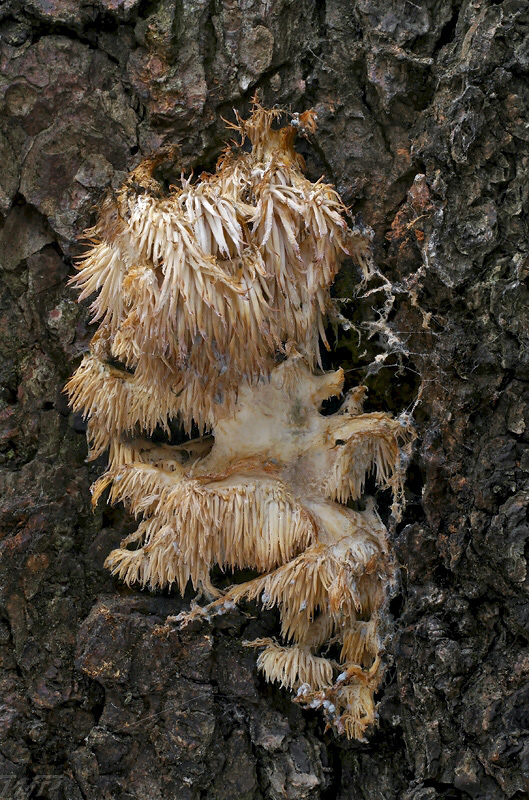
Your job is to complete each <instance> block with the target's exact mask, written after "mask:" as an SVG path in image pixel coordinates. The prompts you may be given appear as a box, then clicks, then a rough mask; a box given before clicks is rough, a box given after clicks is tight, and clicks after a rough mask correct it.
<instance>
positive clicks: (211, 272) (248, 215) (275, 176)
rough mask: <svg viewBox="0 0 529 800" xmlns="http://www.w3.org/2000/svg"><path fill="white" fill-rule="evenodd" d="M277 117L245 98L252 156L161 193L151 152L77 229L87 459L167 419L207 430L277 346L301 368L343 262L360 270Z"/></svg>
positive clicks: (268, 365) (331, 197) (235, 156)
mask: <svg viewBox="0 0 529 800" xmlns="http://www.w3.org/2000/svg"><path fill="white" fill-rule="evenodd" d="M275 116H276V112H273V111H265V110H264V109H262V108H261V107H260V106H255V109H254V114H253V115H252V117H251V118H250V119H249V120H246V121H244V120H241V119H239V120H238V124H237V125H236V126H234V127H235V129H236V130H237V131H238V132H239V134H240V135H241V137H242V138H243V140H244V138H246V137H248V138H249V139H250V141H251V143H252V150H251V152H249V153H247V152H238V148H228V149H227V150H226V151H225V152H224V154H223V156H222V157H221V159H220V160H219V163H218V165H217V170H216V172H215V173H214V174H202V175H201V176H200V179H199V180H198V181H197V182H196V183H192V182H191V181H190V180H186V179H185V178H183V177H182V179H181V186H180V187H176V186H172V187H171V188H170V191H169V192H168V193H165V192H164V190H163V187H162V186H161V185H160V184H158V183H157V181H156V180H155V179H154V177H153V171H154V168H155V166H156V165H157V164H158V162H159V160H160V159H159V158H153V159H150V160H148V161H147V162H143V163H142V164H141V165H140V166H139V167H138V168H137V169H136V170H135V171H134V172H133V173H132V175H131V176H130V178H129V180H128V181H127V183H126V184H125V186H124V187H123V189H122V190H121V191H120V192H119V193H118V194H117V196H116V197H112V196H109V197H107V198H106V200H105V201H104V203H103V206H102V209H101V214H100V217H99V220H98V222H97V223H96V225H95V226H94V227H93V228H92V229H91V230H90V231H88V232H87V235H88V237H89V238H90V239H91V240H92V241H93V242H94V246H93V248H92V250H91V251H90V252H89V253H88V254H87V256H86V258H85V259H84V261H83V263H82V265H81V268H80V270H79V273H78V274H77V275H76V276H75V278H74V279H73V281H72V282H73V283H74V284H75V285H76V286H77V287H78V288H79V289H80V290H81V293H80V299H85V298H87V297H89V296H91V295H92V294H94V292H98V294H97V296H96V298H95V300H94V301H93V302H92V305H91V309H92V311H93V321H94V322H98V323H99V324H100V327H99V331H98V333H97V335H96V337H94V341H93V343H92V347H91V353H90V354H89V355H87V356H86V358H85V359H84V361H83V363H82V365H81V367H80V369H79V370H78V372H77V373H76V374H75V375H74V376H73V378H72V380H71V381H70V383H69V387H68V388H69V392H70V397H71V402H72V405H73V407H74V408H75V409H76V410H81V411H83V413H85V414H87V415H88V417H89V418H90V425H89V433H90V438H91V442H92V448H93V454H94V457H95V456H97V455H98V454H100V453H101V452H102V451H103V450H105V449H106V447H108V445H109V444H110V441H111V439H112V438H113V437H116V436H119V435H120V434H122V433H123V432H124V431H128V432H133V431H135V430H136V428H137V427H139V428H140V429H142V430H144V431H146V432H147V433H152V431H153V430H154V429H155V428H156V426H157V425H162V426H165V425H166V424H167V418H168V417H174V416H176V415H179V416H180V418H181V419H182V421H183V423H184V424H185V425H186V427H187V429H188V430H190V429H191V425H192V423H193V422H195V423H196V424H197V425H198V426H199V427H200V428H201V429H204V428H205V427H211V426H212V425H214V424H215V422H216V421H217V419H218V418H219V416H222V415H223V414H224V413H225V411H226V408H229V407H230V406H231V403H232V402H233V399H234V398H235V397H236V395H237V390H238V387H239V385H240V384H241V381H244V380H248V381H256V380H258V379H259V378H261V377H263V376H265V375H269V374H270V371H271V369H273V366H274V363H275V356H276V355H277V353H278V352H283V353H287V352H289V351H290V350H291V349H292V348H295V350H296V351H297V352H299V353H301V354H302V355H304V356H305V357H306V358H307V360H308V363H309V364H311V365H313V364H314V363H315V362H316V361H317V360H318V358H319V354H318V339H319V337H320V335H322V336H324V319H325V315H326V313H327V312H328V310H329V308H330V296H329V287H330V285H331V283H332V281H333V279H334V276H335V274H336V272H337V270H338V268H339V266H340V263H341V261H342V260H343V258H344V256H346V255H351V256H353V257H355V258H356V260H357V261H358V263H359V264H360V265H361V266H362V269H363V270H364V272H366V271H367V258H368V247H367V243H366V239H365V236H364V235H363V234H362V233H361V232H360V231H359V230H356V229H354V230H351V229H350V228H349V227H348V226H347V224H346V222H345V220H344V218H343V216H342V214H343V212H344V211H345V209H344V206H343V204H342V202H341V200H340V198H339V196H338V195H337V194H336V192H335V190H334V189H333V188H332V187H331V186H329V185H328V184H325V183H323V182H321V181H319V182H318V183H315V184H313V183H311V182H310V181H309V180H307V179H306V178H305V177H304V175H303V173H302V171H301V165H302V159H301V157H300V156H299V155H298V154H297V153H296V152H295V150H294V148H293V144H292V143H293V139H294V136H295V128H294V127H293V126H289V127H286V128H280V129H279V130H274V129H273V128H272V122H273V120H274V117H275ZM116 359H117V360H119V361H120V362H122V363H123V364H124V365H125V367H126V370H121V371H118V370H117V369H116V368H115V367H112V363H113V361H114V360H116ZM168 386H170V387H171V391H168Z"/></svg>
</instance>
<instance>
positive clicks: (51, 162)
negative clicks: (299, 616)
mask: <svg viewBox="0 0 529 800" xmlns="http://www.w3.org/2000/svg"><path fill="white" fill-rule="evenodd" d="M528 34H529V12H528V7H527V3H525V2H523V0H503V2H493V0H464V2H452V1H451V0H416V1H415V2H411V0H400V2H397V0H394V2H389V0H354V2H348V0H327V2H322V1H320V2H315V0H299V2H289V0H261V1H259V0H248V2H245V3H243V2H237V0H224V2H221V1H220V0H219V2H210V1H209V0H208V1H207V2H206V0H180V2H173V0H150V1H148V0H141V1H140V0H92V2H81V3H79V2H78V1H77V0H27V2H19V0H5V1H4V3H3V4H2V6H1V8H0V52H1V59H2V71H1V76H0V97H1V100H0V103H1V119H0V161H1V164H2V169H1V170H0V211H1V212H2V215H3V220H4V221H3V228H2V230H1V231H0V262H1V272H0V280H1V290H0V309H1V310H0V384H1V396H0V460H1V466H0V470H1V472H0V481H1V497H0V515H1V520H2V522H1V529H0V530H1V533H0V536H1V539H0V693H1V703H2V707H1V713H0V798H1V800H4V798H5V799H6V800H10V799H11V798H13V799H15V798H16V799H17V800H19V799H22V798H28V799H29V798H46V800H61V799H62V798H73V799H74V800H77V799H78V798H79V800H80V799H81V798H85V800H92V798H93V799H94V800H101V799H104V800H107V799H108V800H114V799H116V800H133V798H134V800H136V799H137V800H151V799H152V800H158V799H160V800H166V799H167V798H175V800H199V798H200V799H201V800H204V799H205V798H206V799H207V800H280V799H282V798H288V800H298V799H299V800H301V798H307V799H310V800H317V799H320V798H321V800H331V798H333V799H334V798H337V799H338V800H357V799H358V800H360V798H366V799H367V800H393V799H395V800H396V798H399V799H400V798H402V799H403V800H435V798H450V799H451V800H456V798H457V800H460V799H461V800H463V798H479V800H504V799H505V798H513V799H516V800H522V798H523V797H527V796H528V794H527V793H528V792H529V743H528V740H527V733H528V729H529V689H528V684H527V675H528V673H529V654H528V651H527V639H528V636H529V612H528V610H527V608H528V606H527V590H528V588H529V580H528V577H527V563H526V554H527V547H528V537H529V528H528V526H527V520H526V508H527V501H528V498H529V480H528V473H529V453H528V436H529V391H528V388H527V387H528V381H529V347H528V329H529V326H528V323H529V312H528V309H529V292H528V282H527V279H528V275H529V262H528V258H527V249H528V244H527V241H528V239H527V222H526V219H527V204H528V185H529V184H528V173H529V133H528V123H527V106H528V104H529V93H528V89H527V72H528V68H529V47H528ZM256 90H259V92H260V93H261V97H262V99H263V101H264V102H265V103H266V104H268V105H272V104H275V103H278V104H280V105H283V106H288V107H289V108H291V109H292V110H294V111H304V110H306V109H308V108H314V109H315V110H316V112H317V115H318V130H317V133H316V134H315V136H314V138H313V140H312V141H311V142H310V143H307V142H301V144H300V149H301V152H302V153H303V155H304V156H305V158H306V161H307V170H308V174H309V175H310V177H311V179H317V178H318V177H319V176H320V175H322V174H324V175H325V178H326V179H327V180H329V181H331V182H334V183H335V185H336V187H337V189H338V191H339V192H340V194H341V195H342V197H343V199H344V201H345V202H346V203H347V204H348V205H349V206H350V207H351V211H352V212H353V213H354V214H356V215H358V217H357V218H358V219H360V220H363V222H364V223H365V224H367V225H369V226H371V227H372V228H373V230H374V238H373V248H374V254H375V258H376V262H377V265H378V266H379V268H380V269H381V271H382V273H383V274H384V275H385V276H386V278H387V280H388V284H387V286H386V287H385V289H384V288H380V284H379V288H378V290H377V291H376V292H374V293H373V294H371V295H369V296H368V297H364V298H356V299H354V291H355V283H356V282H357V276H356V274H355V271H354V269H353V267H352V266H349V267H348V266H347V265H346V266H345V267H344V268H343V270H342V272H341V274H340V276H339V279H338V281H337V283H336V290H335V293H336V295H337V296H339V297H345V298H347V299H348V301H349V302H348V303H347V304H345V305H344V314H345V315H346V316H348V317H349V318H350V319H351V321H352V322H353V323H354V325H355V328H354V329H352V330H351V331H350V332H342V333H341V334H340V335H339V339H338V341H337V344H336V347H335V350H334V353H333V354H332V355H331V356H330V357H329V361H328V366H329V367H330V366H339V365H342V366H344V367H345V369H347V370H349V372H348V376H349V378H350V385H354V384H355V383H362V382H364V383H365V384H366V385H367V386H368V387H369V390H370V394H369V398H370V404H371V405H370V409H369V410H390V411H392V412H394V413H396V414H398V413H400V412H401V411H402V410H403V409H407V410H409V411H413V415H414V419H415V423H416V427H417V433H418V439H417V443H416V447H415V454H414V458H413V461H412V464H411V465H410V468H409V472H408V482H407V485H408V490H407V495H408V506H407V509H406V512H405V516H404V519H403V521H402V523H401V524H400V525H399V526H398V528H397V529H396V530H395V531H394V532H393V535H392V539H393V546H394V550H395V555H396V559H397V561H398V564H399V565H400V584H399V588H398V590H397V591H396V592H395V595H394V597H393V599H392V601H391V611H392V615H393V618H394V622H393V630H392V633H391V634H390V636H389V637H388V641H387V655H386V664H387V669H386V676H385V683H384V686H383V688H382V691H381V692H380V697H379V702H380V705H379V717H380V720H379V724H378V726H377V728H376V729H374V730H373V731H372V733H371V734H370V736H369V737H368V739H367V741H366V742H356V741H351V742H348V741H347V740H345V739H343V738H337V737H335V736H334V734H332V733H331V732H329V731H325V730H324V725H323V722H322V719H321V716H320V715H319V714H318V712H314V713H307V712H302V711H301V710H300V709H299V708H298V707H297V706H296V705H294V704H292V703H291V702H290V698H289V695H288V693H287V692H285V691H281V690H280V689H278V688H277V687H275V686H270V685H266V684H265V683H264V682H263V680H262V679H261V677H260V676H259V675H258V674H257V671H256V667H255V655H254V653H253V651H248V650H247V649H246V648H244V646H243V641H244V640H245V639H251V638H254V637H255V636H259V635H271V634H273V633H274V631H275V630H276V629H277V618H276V616H275V615H274V614H273V613H271V612H262V611H260V610H259V609H258V608H257V607H255V606H248V607H247V608H246V609H245V610H244V613H243V612H239V611H236V612H230V614H229V615H227V616H225V617H221V618H219V619H217V620H216V622H215V623H214V624H211V625H209V626H207V625H205V624H201V625H198V624H196V625H194V626H193V627H192V628H188V629H186V630H185V631H183V632H182V631H179V630H178V629H177V627H176V626H174V625H172V624H169V623H167V622H166V617H167V616H168V615H170V614H175V613H178V611H180V610H181V609H182V608H185V607H186V606H188V604H189V600H190V597H186V598H180V597H179V596H178V595H177V594H175V593H158V594H153V593H149V592H148V591H139V590H135V589H127V588H126V587H123V586H122V585H120V584H119V583H117V582H116V581H114V580H113V579H112V578H111V577H110V576H109V574H108V573H107V572H106V570H104V569H103V566H102V565H103V561H104V559H105V557H106V555H107V554H108V553H109V552H110V550H111V549H112V547H114V546H116V545H117V544H118V542H119V540H120V538H121V537H122V536H123V533H124V531H127V529H128V526H130V520H128V519H127V518H126V516H125V515H124V513H123V512H122V511H120V510H119V509H109V508H106V509H105V508H104V507H103V508H99V509H98V510H97V511H96V513H95V514H92V512H91V510H90V492H89V486H90V484H91V482H92V481H93V480H94V479H95V477H96V476H97V475H98V474H100V472H101V464H99V463H94V464H87V463H85V458H86V442H85V436H84V431H85V428H84V423H83V420H82V419H80V418H79V417H78V416H76V415H73V414H71V413H70V412H69V409H68V407H67V403H66V400H65V398H64V395H63V394H62V393H61V390H62V387H63V386H64V383H65V381H66V379H67V378H68V377H69V375H70V374H71V373H72V371H73V369H74V368H75V366H76V365H77V363H78V361H79V358H80V355H81V354H82V353H83V352H84V351H85V350H86V348H87V343H88V341H89V338H90V336H91V328H90V326H89V313H88V309H87V307H86V306H78V305H77V304H76V301H75V293H74V292H73V291H72V290H71V289H70V288H68V286H67V279H68V277H69V275H71V274H72V271H73V267H72V259H74V258H75V257H76V256H77V255H79V254H80V253H81V252H82V250H83V248H82V246H81V245H80V244H79V242H78V241H77V238H76V237H77V236H79V234H81V232H82V231H83V230H84V229H85V228H86V227H87V226H88V225H89V224H90V223H91V222H93V220H94V212H93V205H94V204H95V203H97V202H98V201H99V200H100V199H101V198H102V196H103V194H104V192H105V191H106V190H107V189H108V188H109V187H117V186H119V185H120V183H121V182H122V180H123V179H124V177H125V175H126V174H127V172H128V171H129V170H130V169H131V168H132V167H133V166H135V165H136V163H137V162H138V160H139V158H140V156H141V155H148V154H150V153H152V152H154V151H155V150H157V149H158V148H159V147H160V146H162V145H163V144H166V143H177V144H178V145H179V152H180V156H179V160H180V165H179V166H181V168H182V169H184V170H186V171H187V170H190V169H194V170H195V173H199V172H200V171H201V170H202V169H205V168H207V169H211V168H213V167H214V163H215V160H216V158H217V156H218V155H219V153H220V151H221V148H222V146H223V142H224V140H225V136H226V133H225V125H224V122H223V119H222V118H228V119H229V118H232V117H231V115H232V113H233V112H232V108H235V109H237V110H239V111H240V112H241V113H244V112H245V111H246V110H247V108H248V103H249V100H250V98H251V96H252V95H253V93H254V92H255V91H256ZM384 306H385V313H384V314H383V315H382V317H380V315H379V314H378V313H377V311H376V309H377V308H378V309H382V308H383V307H384ZM377 355H379V356H380V357H379V358H378V359H377V360H375V357H376V356H377ZM380 502H381V505H382V507H383V506H384V503H385V502H386V501H385V499H384V497H382V498H381V500H380Z"/></svg>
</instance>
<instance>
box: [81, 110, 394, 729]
mask: <svg viewBox="0 0 529 800" xmlns="http://www.w3.org/2000/svg"><path fill="white" fill-rule="evenodd" d="M278 115H279V112H277V111H268V110H265V109H264V108H262V107H261V106H260V105H259V104H258V103H255V104H254V108H253V113H252V115H251V116H250V118H249V119H248V120H242V119H241V118H239V117H237V123H236V124H235V125H233V126H232V127H233V128H235V130H236V131H237V132H238V133H239V134H240V136H241V137H242V139H243V140H244V139H245V138H248V139H249V140H250V143H251V145H252V149H251V151H250V152H245V151H242V150H239V148H238V147H232V148H228V149H227V150H226V151H225V152H224V154H223V155H222V157H221V159H220V160H219V163H218V165H217V170H216V172H215V173H214V174H211V175H210V174H202V175H201V176H200V179H199V180H198V181H197V182H195V183H193V182H192V181H191V180H186V179H185V178H182V180H181V185H180V187H175V186H172V187H170V189H169V190H168V191H165V190H164V188H163V186H162V185H161V184H160V183H158V182H157V181H156V179H155V177H154V175H153V171H154V167H155V166H156V165H157V163H158V162H159V160H160V159H159V158H154V159H150V160H147V161H145V162H142V164H140V166H139V167H138V168H137V169H136V170H135V171H134V172H133V173H132V174H131V176H130V178H129V179H128V181H127V182H126V183H125V185H124V187H123V188H122V189H121V190H120V192H119V193H117V195H116V196H109V197H107V198H106V199H105V200H104V202H103V204H102V207H101V212H100V215H99V219H98V221H97V223H96V225H95V226H94V227H93V228H92V229H91V230H90V231H89V232H88V236H89V238H90V240H91V242H92V243H93V246H92V249H91V250H90V251H89V252H88V253H87V255H86V256H85V258H84V260H83V262H82V264H81V265H80V268H79V272H78V274H77V275H76V277H75V278H74V279H73V280H72V282H73V283H74V284H75V285H76V286H77V287H78V288H79V289H80V299H85V298H87V297H89V296H92V295H94V294H95V299H94V300H93V302H92V305H91V309H92V311H93V315H94V317H93V319H94V321H97V322H98V323H99V328H98V331H97V333H96V335H95V336H94V338H93V340H92V344H91V352H90V353H89V354H88V355H87V356H86V357H85V358H84V359H83V362H82V364H81V365H80V367H79V369H78V370H77V371H76V373H75V374H74V375H73V376H72V378H71V379H70V381H69V383H68V386H67V390H68V392H69V396H70V402H71V404H72V406H73V408H74V409H75V410H76V411H82V412H83V414H85V415H86V417H87V418H88V421H89V422H88V437H89V442H90V446H91V457H92V458H95V457H97V456H98V455H100V454H101V453H102V452H103V451H105V450H107V449H108V451H109V465H108V469H107V471H106V473H105V474H104V475H103V476H102V477H101V478H100V479H99V480H98V481H97V482H96V484H95V485H94V487H93V500H94V503H95V502H97V500H98V499H99V497H100V495H101V493H102V492H103V491H104V489H105V488H107V487H110V502H112V503H116V502H122V503H124V505H125V506H126V508H127V509H128V510H129V511H130V512H131V513H132V514H134V515H135V516H136V517H138V518H139V519H140V522H139V526H138V529H137V530H136V532H135V533H133V534H131V535H130V536H129V537H127V539H125V540H124V541H123V542H122V546H121V547H120V548H119V549H117V550H114V551H113V552H112V553H111V554H110V555H109V557H108V558H107V561H106V565H107V566H108V568H109V569H111V570H112V572H113V573H114V574H116V575H118V576H119V577H120V578H121V579H122V580H124V581H125V582H126V583H133V582H138V583H139V584H141V585H142V586H149V587H153V588H154V587H164V586H169V587H171V586H173V585H174V586H176V587H177V588H178V590H179V591H180V592H183V591H184V590H185V588H186V586H187V585H188V583H189V582H191V584H192V585H193V587H194V588H195V589H196V590H199V591H200V592H201V593H202V594H203V595H204V596H205V597H206V598H207V599H208V600H209V601H210V603H209V605H207V606H206V607H205V608H198V607H197V608H195V609H194V610H193V611H191V612H189V613H188V614H187V615H185V619H184V620H183V622H185V621H186V620H188V619H190V618H192V617H194V616H197V615H208V614H213V613H222V612H223V611H225V610H226V609H227V608H231V607H233V604H236V603H238V602H240V601H241V600H243V599H251V600H256V601H258V602H259V603H261V604H262V605H263V606H264V607H273V606H276V607H277V608H278V609H279V613H280V618H281V639H282V642H281V643H280V642H279V641H275V640H272V639H260V640H257V641H254V642H250V643H248V644H249V645H252V646H255V647H261V648H264V649H263V650H262V651H261V653H260V655H259V657H258V666H259V668H260V669H261V670H262V671H263V673H264V674H265V675H266V677H267V679H269V680H274V681H278V682H279V683H280V684H281V685H282V686H284V687H287V688H289V689H294V690H295V691H296V692H297V696H296V701H297V702H299V703H301V704H303V705H305V706H309V707H319V706H321V707H322V708H323V709H324V713H325V715H326V718H327V720H328V722H329V723H330V724H332V725H334V726H335V727H336V728H337V729H338V730H339V731H345V733H346V734H347V735H348V736H350V737H357V738H361V737H362V736H363V734H364V731H365V729H366V727H367V726H368V725H369V724H371V723H372V722H373V721H374V718H375V706H374V700H373V694H374V691H375V690H376V688H377V686H378V685H379V683H380V679H381V674H382V667H381V658H380V656H381V651H382V642H381V634H380V622H381V619H382V617H383V615H384V609H385V604H386V596H387V589H388V585H389V584H390V583H391V578H392V561H391V557H390V554H389V551H388V539H387V533H386V530H385V528H384V525H383V524H382V522H381V521H380V518H379V517H378V515H377V513H376V511H375V510H374V504H373V502H372V501H371V499H370V498H365V497H364V486H365V480H366V477H367V476H369V475H371V474H373V475H374V478H375V480H376V482H377V483H378V484H379V485H381V486H383V487H389V488H390V489H391V490H392V492H393V497H394V508H395V509H396V508H397V507H398V504H399V502H400V500H401V493H402V485H401V484H402V469H401V453H400V448H401V445H402V443H403V442H405V441H407V440H408V439H409V433H408V431H407V430H406V428H405V427H404V426H403V425H401V424H400V423H399V422H398V421H396V420H394V419H392V418H391V417H390V416H389V415H387V414H384V413H370V414H363V413H362V401H363V396H364V392H365V389H364V387H358V388H357V389H354V390H352V391H351V392H349V393H348V394H347V395H346V397H345V399H344V402H343V405H342V406H341V408H340V409H339V410H338V411H337V412H336V413H334V414H331V415H323V414H321V413H320V409H321V405H322V403H323V401H324V400H326V399H328V398H329V397H332V396H336V395H339V394H340V393H341V392H342V388H343V372H342V370H338V371H337V372H333V373H324V372H323V371H322V370H321V369H319V368H318V364H320V366H321V362H320V355H319V346H320V344H319V343H320V340H322V341H323V343H324V345H325V346H327V347H328V345H327V343H326V341H325V338H324V325H325V319H326V316H327V314H328V312H329V311H330V309H331V299H330V295H329V289H330V286H331V283H332V281H333V279H334V277H335V275H336V273H337V271H338V269H339V267H340V263H341V261H342V260H343V258H344V257H345V256H351V257H352V258H354V259H355V260H356V262H357V264H358V265H359V266H360V267H361V269H362V271H363V273H364V276H367V273H368V269H369V242H368V241H367V238H366V236H365V234H364V233H363V232H362V231H360V230H359V229H356V228H352V229H351V228H349V227H348V226H347V224H346V222H345V219H344V212H345V208H344V206H343V204H342V202H341V200H340V198H339V196H338V194H337V193H336V191H335V190H334V189H333V188H332V187H331V186H329V185H327V184H325V183H323V182H321V181H318V182H317V183H315V184H314V183H311V182H310V181H309V180H307V178H305V177H304V175H303V173H302V159H301V157H300V156H299V155H298V154H297V153H296V152H295V150H294V149H293V140H294V136H295V134H296V127H295V126H294V125H291V126H287V127H283V128H278V129H274V127H273V123H274V120H275V119H276V117H278ZM294 122H296V123H297V126H298V127H300V128H302V127H305V129H308V130H313V129H314V125H315V121H314V117H313V115H310V114H305V115H301V116H300V117H299V118H295V119H294ZM174 417H178V418H179V419H180V420H181V422H182V424H183V426H184V428H185V429H186V430H187V431H188V432H189V431H191V428H192V426H193V425H196V426H197V427H198V429H199V431H200V432H201V434H204V432H205V430H206V429H210V430H211V435H202V436H200V437H199V438H198V439H195V440H192V441H189V442H187V443H185V444H182V445H178V446H171V445H159V444H155V443H154V442H153V441H152V440H150V439H149V437H150V436H151V435H152V433H153V432H154V431H155V429H157V428H159V427H161V428H163V429H165V430H168V429H169V427H168V426H169V421H170V420H171V418H174ZM349 500H352V501H360V502H359V503H357V504H356V505H357V507H358V509H360V508H361V509H363V510H353V508H351V507H348V506H347V503H348V501H349ZM129 545H133V547H134V548H135V549H130V548H129ZM214 565H219V566H220V567H221V568H222V569H236V568H245V567H248V568H252V569H254V570H257V571H258V572H259V573H261V574H260V576H259V577H257V578H255V579H253V580H250V581H248V582H247V583H243V584H239V585H236V586H233V587H232V588H231V589H229V590H227V591H225V592H221V591H220V590H219V589H217V588H216V587H215V586H214V585H213V583H212V581H211V578H210V571H211V568H212V567H213V566H214ZM330 646H332V650H331V652H332V653H333V654H334V655H333V657H331V656H330V655H329V647H330Z"/></svg>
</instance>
